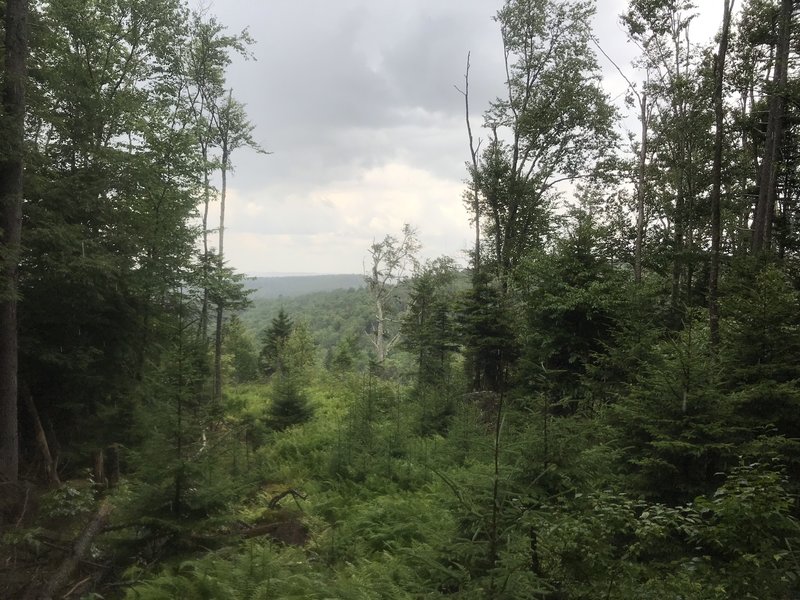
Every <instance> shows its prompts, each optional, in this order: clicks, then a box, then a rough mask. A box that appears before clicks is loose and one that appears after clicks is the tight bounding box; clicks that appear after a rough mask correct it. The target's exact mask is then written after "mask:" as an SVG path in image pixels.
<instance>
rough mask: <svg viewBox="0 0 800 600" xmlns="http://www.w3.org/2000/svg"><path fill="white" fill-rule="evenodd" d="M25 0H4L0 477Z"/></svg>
mask: <svg viewBox="0 0 800 600" xmlns="http://www.w3.org/2000/svg"><path fill="white" fill-rule="evenodd" d="M27 17H28V2H27V0H7V1H6V7H5V61H4V69H5V78H4V82H3V115H2V117H3V120H4V121H5V127H4V130H3V132H2V134H3V141H4V145H5V147H6V148H5V150H6V152H7V154H5V155H4V156H2V157H0V260H1V261H2V262H0V478H2V479H5V480H7V481H17V479H18V477H19V432H18V415H17V370H18V341H17V267H18V264H19V252H20V238H21V234H22V173H23V169H22V164H23V154H24V143H25V78H26V67H25V60H26V56H27V53H28V31H27Z"/></svg>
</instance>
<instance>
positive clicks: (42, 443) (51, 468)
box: [19, 384, 61, 485]
mask: <svg viewBox="0 0 800 600" xmlns="http://www.w3.org/2000/svg"><path fill="white" fill-rule="evenodd" d="M19 391H20V394H19V395H20V396H21V397H22V399H23V401H24V402H25V408H27V410H28V414H30V416H31V421H32V422H33V429H34V432H35V433H36V444H37V445H38V446H39V452H41V454H42V460H43V461H44V471H45V474H46V475H47V481H48V483H50V484H52V485H60V484H61V481H60V480H59V479H58V470H57V469H56V462H55V461H54V460H53V455H52V454H51V453H50V444H48V443H47V435H46V434H45V432H44V427H42V420H41V419H40V418H39V411H38V410H37V409H36V403H35V402H34V401H33V396H32V395H31V392H30V390H29V389H28V387H27V386H26V385H24V384H23V385H22V386H20V390H19Z"/></svg>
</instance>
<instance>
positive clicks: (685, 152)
mask: <svg viewBox="0 0 800 600" xmlns="http://www.w3.org/2000/svg"><path fill="white" fill-rule="evenodd" d="M693 9H694V3H693V2H691V1H686V0H632V1H631V3H630V5H629V8H628V11H627V12H626V13H625V14H624V15H623V18H622V21H623V24H624V25H625V27H626V28H627V30H628V35H629V36H630V38H631V39H632V40H633V41H634V42H635V43H636V44H637V45H638V46H639V47H640V48H641V49H642V57H641V63H642V66H643V67H644V68H646V69H647V70H648V72H649V73H651V74H652V78H650V80H649V84H648V85H647V86H646V91H647V93H648V97H649V99H650V105H651V107H652V110H653V114H652V121H651V131H652V136H651V138H650V139H649V140H648V144H649V147H650V149H651V151H652V153H653V159H652V161H651V168H656V169H658V170H659V172H661V173H663V174H664V176H661V177H657V178H654V180H653V181H652V182H651V184H650V189H651V190H652V193H653V202H652V208H653V213H654V217H658V218H659V221H660V231H656V232H655V235H656V236H659V237H660V238H661V240H660V243H661V245H662V246H663V251H662V255H663V256H664V257H665V258H666V259H667V261H668V262H666V264H663V263H662V264H656V265H655V268H656V269H657V270H659V271H662V272H667V271H671V279H672V289H671V303H672V311H673V315H672V320H673V325H674V326H679V324H680V322H681V317H682V312H683V310H684V309H685V307H686V306H687V304H688V305H691V304H692V300H693V295H694V284H695V271H696V267H697V264H698V262H699V261H700V259H701V255H700V249H701V248H702V240H699V239H698V238H699V237H700V235H701V234H702V233H703V232H704V231H705V228H704V225H705V223H704V218H705V216H706V212H705V210H706V209H705V206H704V205H703V202H702V190H703V189H704V188H705V186H706V185H707V181H708V180H707V173H708V169H707V168H706V166H705V165H706V164H707V161H708V160H709V159H708V155H709V153H710V150H711V138H710V136H709V135H708V132H709V131H710V129H711V125H712V122H713V121H712V117H713V113H712V112H711V111H708V110H707V107H708V106H709V105H712V104H713V101H712V99H711V85H710V84H711V82H710V80H709V78H706V77H703V76H702V72H701V71H700V70H699V69H698V65H697V58H698V53H697V51H696V48H697V45H692V44H690V37H689V32H690V25H691V23H692V20H693V19H694V17H695V13H694V12H693ZM693 48H694V50H693Z"/></svg>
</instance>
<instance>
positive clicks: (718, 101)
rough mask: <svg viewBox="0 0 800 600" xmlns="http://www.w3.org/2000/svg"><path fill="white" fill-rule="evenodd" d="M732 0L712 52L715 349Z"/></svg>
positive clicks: (711, 309) (711, 312) (711, 310)
mask: <svg viewBox="0 0 800 600" xmlns="http://www.w3.org/2000/svg"><path fill="white" fill-rule="evenodd" d="M732 11H733V0H725V8H724V14H723V17H722V33H721V35H720V40H719V50H718V52H717V54H716V55H714V121H715V124H716V130H715V132H714V166H713V170H712V173H711V182H712V186H713V187H712V190H711V264H710V267H709V282H708V321H709V329H710V335H711V340H710V341H711V348H712V350H714V351H716V350H717V348H718V346H719V266H720V252H721V250H720V246H721V244H722V210H721V207H720V204H721V196H722V146H723V143H724V137H725V135H724V131H723V128H724V126H725V106H724V104H723V84H724V73H725V56H726V54H727V53H728V38H729V37H730V27H731V13H732Z"/></svg>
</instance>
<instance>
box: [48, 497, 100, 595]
mask: <svg viewBox="0 0 800 600" xmlns="http://www.w3.org/2000/svg"><path fill="white" fill-rule="evenodd" d="M111 508H112V507H111V504H110V503H109V501H108V500H103V503H102V504H101V505H100V508H99V509H98V510H97V513H96V514H95V515H94V517H92V520H91V521H89V523H88V524H87V525H86V528H85V529H84V530H83V532H82V533H81V535H80V537H79V538H78V539H77V540H76V542H75V544H74V545H73V547H72V551H71V552H70V554H69V556H67V558H66V559H64V562H62V563H61V566H60V567H59V568H58V570H57V571H56V572H55V573H54V574H53V576H52V577H51V578H50V581H48V582H47V585H45V587H44V589H43V590H42V592H41V594H39V596H38V597H39V598H40V599H41V600H50V599H51V598H53V596H55V595H56V593H57V592H58V591H59V590H60V589H61V588H63V587H64V585H66V583H67V580H68V579H69V577H70V576H71V575H72V573H73V572H74V571H75V569H77V568H78V565H80V563H81V561H82V560H83V558H84V557H85V556H86V553H87V552H88V551H89V548H90V547H91V544H92V541H93V540H94V538H96V537H97V536H98V534H100V532H102V531H103V528H104V527H105V525H106V522H108V518H109V517H110V516H111ZM59 597H60V596H59Z"/></svg>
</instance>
